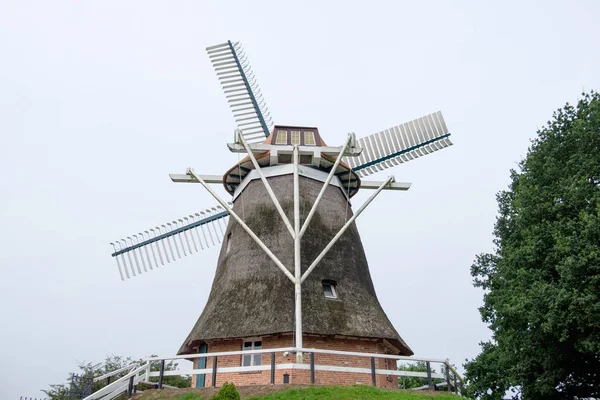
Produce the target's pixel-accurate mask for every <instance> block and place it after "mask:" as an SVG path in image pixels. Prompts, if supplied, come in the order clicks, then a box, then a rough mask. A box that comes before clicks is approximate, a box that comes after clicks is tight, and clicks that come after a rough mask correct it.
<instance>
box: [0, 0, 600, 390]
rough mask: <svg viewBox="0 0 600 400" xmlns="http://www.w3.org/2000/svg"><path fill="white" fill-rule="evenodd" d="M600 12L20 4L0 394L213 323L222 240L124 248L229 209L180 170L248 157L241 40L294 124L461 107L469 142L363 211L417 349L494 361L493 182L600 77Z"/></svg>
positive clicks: (384, 277) (395, 313)
mask: <svg viewBox="0 0 600 400" xmlns="http://www.w3.org/2000/svg"><path fill="white" fill-rule="evenodd" d="M599 11H600V3H598V2H594V1H591V0H590V1H576V2H562V1H561V2H555V1H552V2H551V1H539V2H511V1H508V2H507V1H504V2H495V3H494V4H492V3H491V2H485V3H484V2H478V1H473V2H453V4H451V3H450V2H416V1H412V2H399V1H398V2H396V1H389V2H381V1H361V2H348V1H344V2H342V1H335V2H334V1H330V2H324V1H303V2H295V3H294V4H291V3H290V2H275V1H273V2H259V1H247V2H242V1H239V2H232V1H228V2H220V3H216V2H200V1H196V2H192V1H185V2H184V1H169V2H166V1H165V2H156V1H152V2H151V1H139V2H122V1H118V2H117V1H95V2H92V1H87V2H81V1H55V2H52V3H51V2H42V1H39V2H30V1H17V0H15V1H7V0H0V138H1V142H0V143H1V147H0V183H1V185H0V227H1V229H0V272H1V280H0V324H1V329H0V397H1V398H2V399H17V398H19V396H38V397H40V396H41V393H40V392H39V390H40V389H42V388H47V386H48V384H50V383H60V382H63V381H64V380H65V379H66V378H67V376H68V373H69V372H71V371H75V369H76V366H77V363H78V362H79V361H84V360H85V361H94V362H98V361H101V360H102V359H103V358H104V357H105V356H106V355H108V354H116V355H131V356H133V357H142V356H146V355H149V354H151V353H156V354H160V355H173V354H175V352H176V351H177V349H178V348H179V346H180V344H181V342H182V341H183V339H184V338H185V337H186V335H187V334H188V332H189V330H190V329H191V327H192V326H193V324H194V323H195V321H196V319H197V317H198V316H199V314H200V312H201V311H202V308H203V306H204V303H205V301H206V299H207V296H208V293H209V290H210V286H211V282H212V277H213V274H214V271H215V266H216V259H217V253H218V250H217V249H212V250H210V251H206V252H204V253H202V254H195V255H193V256H192V257H188V258H186V259H184V260H181V261H179V262H177V263H175V264H170V265H169V266H167V267H164V268H161V269H160V270H159V271H157V272H153V273H149V274H145V275H142V276H141V277H138V278H136V279H133V280H130V281H127V282H121V280H120V279H119V275H118V272H117V268H116V264H115V263H114V260H112V259H111V257H110V256H109V254H110V247H109V245H108V243H109V242H110V241H112V240H114V239H118V238H121V237H123V236H128V235H129V234H132V233H134V232H139V231H140V230H143V229H147V228H149V227H151V226H154V225H156V224H157V223H163V222H166V221H170V220H172V219H174V218H176V217H180V216H183V215H188V214H190V213H191V212H196V211H198V210H200V209H202V208H205V207H209V206H212V205H214V204H215V202H214V200H212V199H211V198H210V196H209V195H208V194H207V193H205V192H204V191H203V190H202V188H201V187H200V186H199V185H182V184H179V185H178V184H174V183H171V182H170V180H169V179H168V176H167V174H168V173H183V172H184V170H185V168H186V167H188V166H193V167H194V168H195V169H196V170H197V171H198V172H200V173H206V174H222V173H223V172H224V171H225V170H226V169H227V168H228V167H230V166H231V165H233V164H234V163H235V162H236V161H237V156H236V155H232V154H231V153H229V152H228V150H227V149H226V147H225V144H226V142H227V141H231V138H232V131H233V129H234V123H233V118H232V116H231V114H230V111H229V109H228V108H227V106H226V102H225V100H224V96H223V95H222V93H221V90H220V87H219V85H218V83H217V80H216V78H215V74H214V72H213V71H212V68H211V66H210V63H209V61H208V57H207V56H206V53H205V51H204V48H205V47H206V46H209V45H213V44H217V43H221V42H223V41H225V40H227V39H231V40H241V41H242V43H243V45H244V47H245V49H246V52H247V54H248V56H249V60H250V62H251V64H252V66H253V69H254V70H255V72H256V75H257V77H258V80H259V84H260V86H261V88H262V91H263V93H264V96H265V99H266V100H267V103H268V104H269V107H270V109H271V112H272V115H273V116H274V120H275V123H279V124H302V125H314V126H318V127H319V129H320V132H321V133H322V136H323V137H324V139H325V140H326V141H327V143H328V144H330V145H337V144H341V142H342V140H343V139H344V138H345V136H346V134H347V132H349V131H354V132H356V133H357V135H358V136H363V135H367V134H371V133H374V132H375V131H379V130H382V129H385V128H388V127H390V126H392V125H397V124H399V123H402V122H405V121H407V120H410V119H413V118H417V117H420V116H422V115H424V114H428V113H430V112H433V111H436V110H442V112H443V113H444V116H445V119H446V122H447V124H448V126H449V128H450V130H451V132H452V140H453V141H454V143H455V146H453V147H451V148H449V149H446V150H443V151H440V152H437V153H435V154H433V155H430V156H428V157H424V158H421V159H418V160H416V161H413V162H411V163H408V164H405V165H403V166H401V167H398V168H396V169H395V170H394V171H393V173H394V174H395V176H396V178H397V180H398V181H409V182H413V187H412V188H411V190H410V191H409V192H406V193H399V192H387V193H383V194H382V195H381V196H380V197H379V198H377V199H376V201H375V202H374V203H373V205H372V206H370V207H369V208H368V209H367V210H366V211H365V213H364V214H363V215H362V216H361V217H360V218H359V219H358V226H359V230H360V232H361V235H362V240H363V243H364V246H365V250H366V253H367V258H368V260H369V263H370V269H371V274H372V277H373V280H374V283H375V287H376V290H377V293H378V296H379V299H380V301H381V303H382V305H383V308H384V309H385V311H386V312H387V314H388V316H389V317H390V319H391V321H392V322H393V324H394V325H395V327H396V328H397V329H398V331H399V332H400V334H401V335H402V337H403V338H404V339H405V340H406V342H407V343H408V344H409V345H410V346H411V347H412V348H413V350H414V351H415V354H416V356H423V357H425V356H427V357H436V358H445V357H448V358H450V360H451V361H452V362H453V363H456V364H462V362H463V361H464V359H465V358H472V357H474V356H475V355H476V354H477V353H478V349H479V347H478V342H479V341H482V340H486V339H487V338H488V337H489V331H488V330H487V329H486V327H485V326H484V324H483V323H481V321H480V318H479V313H478V311H477V307H479V306H480V305H481V296H482V293H481V292H480V291H479V290H476V289H474V288H473V287H472V286H471V277H470V274H469V267H470V265H471V263H472V261H473V259H474V257H475V255H476V254H477V253H480V252H486V251H490V250H492V235H491V232H492V229H493V224H494V220H495V215H496V202H495V194H496V192H498V191H499V190H501V189H504V188H505V187H506V185H507V183H508V180H509V169H510V168H515V167H516V163H517V162H518V160H520V159H521V158H522V157H523V156H524V155H525V153H526V150H527V146H528V144H529V140H530V138H532V137H533V136H534V135H535V131H536V129H537V128H539V127H540V126H542V125H543V124H544V123H545V121H547V120H548V119H550V117H551V114H552V111H553V110H555V109H556V108H558V107H560V106H562V105H563V104H564V103H565V102H566V101H571V102H573V101H576V99H577V98H578V96H579V95H580V93H581V92H582V91H583V90H585V91H589V90H590V89H594V88H595V89H599V88H600V74H599V73H598V71H600V53H599V52H598V38H599V37H600V25H599V24H598V19H599V17H600V14H599ZM381 175H382V176H385V175H386V174H385V173H383V174H381ZM372 178H373V179H376V178H380V176H373V177H372ZM222 194H224V193H223V192H222ZM367 195H368V192H361V193H359V195H357V196H356V197H355V199H354V204H355V205H357V204H361V203H362V201H364V199H365V198H366V196H367Z"/></svg>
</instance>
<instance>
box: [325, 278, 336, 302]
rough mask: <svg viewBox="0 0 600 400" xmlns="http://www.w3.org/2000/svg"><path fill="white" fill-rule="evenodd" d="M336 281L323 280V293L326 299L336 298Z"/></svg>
mask: <svg viewBox="0 0 600 400" xmlns="http://www.w3.org/2000/svg"><path fill="white" fill-rule="evenodd" d="M335 287H336V283H335V282H334V281H323V294H324V295H325V298H326V299H337V298H338V296H337V290H336V288H335Z"/></svg>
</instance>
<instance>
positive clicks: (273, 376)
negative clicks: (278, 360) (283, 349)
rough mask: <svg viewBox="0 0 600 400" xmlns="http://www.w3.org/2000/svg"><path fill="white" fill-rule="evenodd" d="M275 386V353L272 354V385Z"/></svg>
mask: <svg viewBox="0 0 600 400" xmlns="http://www.w3.org/2000/svg"><path fill="white" fill-rule="evenodd" d="M274 384H275V353H271V385H274Z"/></svg>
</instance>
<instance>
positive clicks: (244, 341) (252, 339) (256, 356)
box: [241, 337, 263, 367]
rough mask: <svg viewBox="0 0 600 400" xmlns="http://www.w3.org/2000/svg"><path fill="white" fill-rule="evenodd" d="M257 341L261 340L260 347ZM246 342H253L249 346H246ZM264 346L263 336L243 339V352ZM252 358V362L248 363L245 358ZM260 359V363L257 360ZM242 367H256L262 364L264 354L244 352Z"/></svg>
mask: <svg viewBox="0 0 600 400" xmlns="http://www.w3.org/2000/svg"><path fill="white" fill-rule="evenodd" d="M256 342H260V348H257V347H256ZM246 343H251V345H250V347H249V348H246ZM262 348H263V339H262V338H261V337H255V338H246V339H244V340H243V341H242V352H243V351H247V350H260V349H262ZM247 357H248V359H249V360H250V364H248V365H246V364H245V363H244V360H246V359H247ZM257 360H258V363H257V362H256V361H257ZM241 363H242V367H254V366H258V365H262V354H242V360H241Z"/></svg>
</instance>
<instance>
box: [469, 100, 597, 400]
mask: <svg viewBox="0 0 600 400" xmlns="http://www.w3.org/2000/svg"><path fill="white" fill-rule="evenodd" d="M497 201H498V208H499V215H498V217H497V221H496V225H495V229H494V236H495V239H494V244H495V251H494V252H493V253H492V254H481V255H479V256H477V258H476V260H475V262H474V264H473V266H472V267H471V275H472V276H473V278H474V285H475V286H476V287H480V288H482V289H484V298H483V299H484V304H483V306H482V307H481V308H480V309H479V310H480V313H481V317H482V320H483V321H484V322H486V323H488V324H489V327H490V329H491V330H492V332H493V339H492V340H491V341H489V342H486V343H482V344H481V346H482V352H481V354H479V355H478V356H477V357H476V358H475V359H473V360H471V361H469V362H467V364H466V365H465V368H466V378H467V379H468V381H469V383H470V389H471V390H472V393H473V395H474V396H480V397H481V398H482V399H501V398H502V397H503V395H504V393H505V391H506V390H508V389H509V388H513V389H516V390H515V394H514V398H518V399H563V398H564V399H573V398H575V397H578V398H586V397H599V396H600V297H599V296H600V95H599V94H598V93H597V92H591V93H589V94H586V93H584V94H583V97H582V99H581V100H580V101H579V102H578V104H577V105H576V106H573V105H570V104H568V103H567V104H566V105H565V106H564V107H563V108H562V109H559V110H557V111H556V112H555V113H554V114H553V118H552V120H551V121H549V122H548V124H547V126H545V127H543V128H542V129H541V130H539V131H538V134H537V137H536V138H535V139H534V140H533V141H532V144H531V146H530V148H529V150H528V152H527V156H526V158H525V159H524V160H523V161H521V163H520V164H519V170H518V171H514V170H513V171H511V183H510V185H509V188H508V190H505V191H502V192H500V193H499V194H498V195H497Z"/></svg>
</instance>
